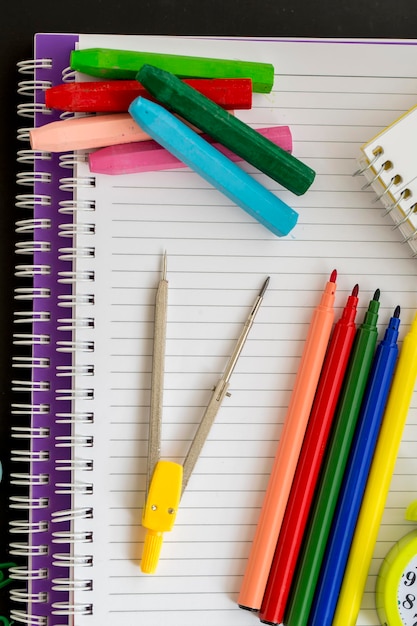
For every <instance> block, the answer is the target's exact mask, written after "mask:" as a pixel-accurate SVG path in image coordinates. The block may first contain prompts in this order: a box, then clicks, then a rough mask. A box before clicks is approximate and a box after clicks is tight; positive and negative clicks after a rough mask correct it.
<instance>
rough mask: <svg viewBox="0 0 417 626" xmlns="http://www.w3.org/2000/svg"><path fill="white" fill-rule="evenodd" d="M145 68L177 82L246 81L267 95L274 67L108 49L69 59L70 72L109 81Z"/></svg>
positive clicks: (76, 54) (73, 54)
mask: <svg viewBox="0 0 417 626" xmlns="http://www.w3.org/2000/svg"><path fill="white" fill-rule="evenodd" d="M145 64H148V65H155V66H156V67H160V68H161V69H163V70H166V71H167V72H172V73H173V74H175V75H176V76H180V77H181V78H250V79H251V80H252V90H253V91H254V92H259V93H269V92H270V91H271V89H272V86H273V84H274V66H273V65H272V64H271V63H260V62H257V61H240V60H236V59H212V58H205V57H194V56H184V55H179V54H164V53H159V52H137V51H133V50H113V49H111V48H85V49H84V50H73V51H72V52H71V58H70V65H71V69H73V70H77V71H78V72H82V73H83V74H89V75H90V76H96V77H99V78H110V79H130V78H131V79H134V78H135V76H136V74H137V73H138V72H139V70H140V69H141V68H142V66H143V65H145Z"/></svg>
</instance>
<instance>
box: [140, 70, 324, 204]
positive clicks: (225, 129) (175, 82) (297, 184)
mask: <svg viewBox="0 0 417 626" xmlns="http://www.w3.org/2000/svg"><path fill="white" fill-rule="evenodd" d="M137 79H138V81H139V82H140V83H141V84H142V85H143V86H144V87H146V89H147V90H148V91H150V93H151V94H152V95H153V96H154V97H155V98H156V99H157V100H158V102H160V103H161V104H163V105H164V106H166V107H167V108H168V109H169V110H171V111H174V112H175V113H177V114H178V115H181V117H183V118H184V119H186V120H188V121H189V122H190V123H191V124H193V125H194V126H197V128H200V129H201V130H202V131H203V132H204V133H207V134H208V135H210V136H211V137H213V139H214V140H215V141H219V142H220V143H222V144H223V145H224V146H225V147H226V148H229V150H232V152H234V153H235V154H238V155H239V156H240V157H242V158H243V159H245V161H248V163H251V165H253V166H254V167H256V168H258V169H259V170H260V171H261V172H263V173H264V174H266V175H267V176H270V177H271V178H272V179H273V180H275V181H277V182H278V183H279V184H280V185H282V186H283V187H285V188H286V189H289V190H290V191H292V192H293V193H295V194H297V195H301V194H303V193H305V192H306V191H307V189H308V188H309V187H310V186H311V184H312V182H313V180H314V178H315V172H314V170H312V169H311V168H310V167H309V166H307V165H305V164H304V163H302V162H301V161H300V160H299V159H296V158H295V157H294V156H292V155H291V154H289V153H288V152H285V150H282V149H281V148H279V147H278V146H276V145H275V144H273V143H272V142H271V141H269V140H268V139H266V138H265V137H261V136H260V135H259V134H258V133H256V132H255V131H254V130H253V128H251V127H250V126H248V124H245V123H244V122H242V121H241V120H238V119H237V118H235V117H233V116H231V115H229V114H228V112H227V111H225V110H224V109H222V108H221V107H219V106H217V104H215V103H214V102H212V101H211V100H209V99H208V98H206V97H205V96H203V95H202V94H201V93H198V91H196V90H195V89H193V88H192V87H190V86H189V85H185V84H184V83H183V82H181V80H179V78H177V77H176V76H174V74H171V73H170V72H165V71H164V70H161V69H159V68H157V67H153V66H151V65H144V66H143V67H142V69H141V70H140V72H139V73H138V75H137Z"/></svg>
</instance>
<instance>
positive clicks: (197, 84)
mask: <svg viewBox="0 0 417 626" xmlns="http://www.w3.org/2000/svg"><path fill="white" fill-rule="evenodd" d="M184 82H185V83H187V84H189V85H191V87H194V89H197V91H199V92H200V93H202V94H204V95H205V96H206V97H207V98H210V100H213V102H215V103H216V104H218V105H219V106H221V107H223V108H224V109H228V110H230V109H232V110H233V109H250V108H251V106H252V81H251V80H250V78H218V79H212V80H211V79H206V78H204V79H192V78H191V79H188V80H187V79H184ZM139 96H143V97H145V98H150V99H152V97H151V95H150V93H149V92H148V91H146V89H145V88H144V87H142V85H140V84H139V83H138V81H137V80H107V81H89V82H81V83H64V84H62V85H56V86H55V87H50V88H49V89H47V90H46V91H45V106H46V107H48V109H58V110H60V111H70V112H73V113H124V112H127V110H128V108H129V105H130V104H131V103H132V102H133V100H134V99H135V98H138V97H139Z"/></svg>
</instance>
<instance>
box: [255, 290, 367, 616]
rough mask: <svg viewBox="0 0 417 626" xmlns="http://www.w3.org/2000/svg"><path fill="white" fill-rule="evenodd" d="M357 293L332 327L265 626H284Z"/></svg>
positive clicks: (350, 339) (346, 356)
mask: <svg viewBox="0 0 417 626" xmlns="http://www.w3.org/2000/svg"><path fill="white" fill-rule="evenodd" d="M358 292H359V287H358V285H355V287H354V288H353V290H352V295H350V296H349V297H348V299H347V302H346V306H345V308H344V309H343V312H342V315H341V317H340V319H339V320H338V322H337V323H336V325H335V327H334V330H333V335H332V338H331V340H330V343H329V347H328V351H327V354H326V358H325V361H324V364H323V369H322V372H321V376H320V380H319V384H318V387H317V393H316V396H315V398H314V403H313V406H312V409H311V414H310V418H309V423H308V427H307V430H306V436H305V439H304V442H303V447H302V449H301V453H300V458H299V461H298V465H297V470H296V473H295V476H294V482H293V484H292V487H291V493H290V497H289V500H288V505H287V509H286V511H285V516H284V520H283V523H282V527H281V532H280V535H279V537H278V542H277V546H276V549H275V554H274V559H273V562H272V566H271V570H270V573H269V578H268V583H267V585H266V589H265V594H264V597H263V601H262V606H261V610H260V614H259V616H260V619H261V621H262V622H265V623H267V624H281V623H282V622H283V620H284V611H285V608H286V604H287V600H288V596H289V592H290V587H291V583H292V580H293V577H294V572H295V567H296V564H297V558H298V555H299V552H300V549H301V542H302V539H303V535H304V530H305V527H306V524H307V519H308V514H309V512H310V507H311V503H312V500H313V495H314V491H315V488H316V485H317V481H318V476H319V471H320V468H321V463H322V460H323V455H324V452H325V448H326V443H327V440H328V437H329V433H330V427H331V423H332V419H333V416H334V414H335V411H336V406H337V401H338V398H339V393H340V390H341V387H342V383H343V378H344V375H345V371H346V368H347V364H348V361H349V356H350V352H351V349H352V345H353V340H354V337H355V332H356V327H355V316H356V308H357V305H358Z"/></svg>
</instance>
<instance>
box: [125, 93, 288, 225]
mask: <svg viewBox="0 0 417 626" xmlns="http://www.w3.org/2000/svg"><path fill="white" fill-rule="evenodd" d="M129 113H130V114H131V116H132V117H133V119H134V120H135V121H136V122H137V124H138V125H139V126H140V127H141V128H142V129H143V130H144V131H146V132H147V133H148V134H149V135H150V136H151V137H152V138H153V139H155V140H156V141H157V142H158V143H160V144H161V145H162V146H163V147H164V148H166V149H167V150H168V151H169V152H171V153H172V154H173V155H174V156H176V157H177V158H178V159H180V160H181V161H182V162H183V163H185V165H187V166H188V167H190V168H191V169H193V170H195V171H196V172H197V173H198V174H200V176H202V177H203V178H204V179H205V180H207V181H208V182H209V183H210V184H211V185H213V186H214V187H216V188H217V189H219V190H220V191H222V192H223V193H224V195H225V196H227V197H228V198H229V199H230V200H232V201H233V202H235V203H236V204H237V205H238V206H240V207H241V208H242V209H244V210H245V211H246V212H247V213H249V215H251V216H252V217H254V218H255V219H256V220H258V222H260V223H261V224H263V225H264V226H266V228H268V229H269V230H270V231H272V232H273V233H274V234H275V235H278V236H279V237H281V236H283V235H287V234H288V233H289V232H290V230H292V228H293V227H294V226H295V224H296V223H297V219H298V213H297V212H296V211H294V209H292V208H291V207H289V206H288V205H287V204H285V202H282V200H280V199H279V198H277V196H275V195H274V194H273V193H272V192H270V191H269V190H268V189H266V188H265V187H263V186H262V185H261V184H260V183H258V182H257V181H256V180H254V179H253V178H251V176H249V174H247V173H246V172H244V171H243V170H242V169H240V167H238V166H237V165H235V164H234V163H233V162H232V161H230V160H229V159H228V158H227V157H225V156H224V155H223V154H221V153H220V152H219V151H218V150H216V148H214V147H213V146H211V145H210V144H209V143H207V141H205V140H204V139H203V138H202V137H200V136H199V135H198V134H197V133H196V132H195V131H193V130H191V129H190V128H189V127H188V126H186V125H185V124H184V123H183V122H181V121H180V120H178V119H177V118H176V117H175V116H174V115H173V114H172V113H169V112H168V111H167V110H166V109H164V108H163V107H161V106H160V105H159V104H155V103H154V102H150V101H149V100H146V99H145V98H136V100H134V101H133V102H132V104H131V105H130V107H129Z"/></svg>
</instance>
